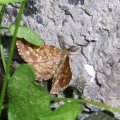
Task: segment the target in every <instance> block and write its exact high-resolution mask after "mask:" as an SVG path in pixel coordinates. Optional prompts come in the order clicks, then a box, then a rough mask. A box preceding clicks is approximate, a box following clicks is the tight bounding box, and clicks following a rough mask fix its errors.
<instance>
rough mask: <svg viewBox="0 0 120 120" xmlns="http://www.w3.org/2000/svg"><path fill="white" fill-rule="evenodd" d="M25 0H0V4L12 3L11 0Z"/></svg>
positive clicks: (12, 0) (17, 0) (16, 0)
mask: <svg viewBox="0 0 120 120" xmlns="http://www.w3.org/2000/svg"><path fill="white" fill-rule="evenodd" d="M23 1H25V0H0V4H8V3H13V2H20V3H21V2H23Z"/></svg>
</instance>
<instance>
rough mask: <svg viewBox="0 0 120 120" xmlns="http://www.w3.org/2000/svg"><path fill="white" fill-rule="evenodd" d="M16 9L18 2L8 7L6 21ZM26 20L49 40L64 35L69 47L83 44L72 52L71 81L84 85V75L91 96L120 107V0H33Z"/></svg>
mask: <svg viewBox="0 0 120 120" xmlns="http://www.w3.org/2000/svg"><path fill="white" fill-rule="evenodd" d="M12 7H14V9H12ZM16 9H18V6H17V5H16V4H15V5H12V6H9V7H8V9H7V14H6V19H5V21H4V23H5V24H7V23H8V22H9V20H10V21H14V19H15V16H16V13H17V11H16ZM12 13H13V14H14V16H12ZM23 24H24V25H25V26H28V27H30V28H33V29H34V30H35V31H36V32H38V34H40V35H41V37H42V38H43V39H44V40H45V43H46V44H51V45H55V46H57V47H59V42H58V38H59V36H62V37H64V41H65V43H66V44H67V46H66V47H69V46H71V45H76V46H79V49H78V50H77V51H76V52H73V53H70V58H71V59H70V62H71V68H72V71H73V79H72V82H71V84H73V85H76V81H77V88H80V87H79V84H80V81H81V77H83V78H84V79H85V80H86V85H85V86H84V91H83V94H84V96H85V97H86V98H87V99H90V100H98V101H102V102H104V103H107V104H110V105H112V106H116V107H120V94H119V92H120V40H119V39H120V35H119V34H120V1H119V0H29V1H28V4H27V7H26V12H25V15H24V18H23ZM117 116H120V115H118V114H117Z"/></svg>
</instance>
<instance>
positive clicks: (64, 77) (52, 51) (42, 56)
mask: <svg viewBox="0 0 120 120" xmlns="http://www.w3.org/2000/svg"><path fill="white" fill-rule="evenodd" d="M16 45H17V48H18V52H19V54H20V56H21V57H22V58H23V59H24V60H25V61H26V62H27V63H28V64H30V65H31V66H32V67H33V68H34V69H35V71H36V75H37V80H39V81H42V80H49V79H52V84H53V86H52V89H51V93H52V94H57V93H58V92H59V91H60V90H62V89H64V88H65V87H66V86H67V85H68V84H69V82H70V80H71V76H72V73H71V70H70V65H69V57H68V54H67V52H64V51H62V50H60V49H58V48H56V47H54V46H51V45H44V46H42V47H37V46H34V45H31V44H28V43H26V42H25V41H24V40H17V42H16Z"/></svg>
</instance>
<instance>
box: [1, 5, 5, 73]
mask: <svg viewBox="0 0 120 120" xmlns="http://www.w3.org/2000/svg"><path fill="white" fill-rule="evenodd" d="M5 9H6V5H2V8H1V12H0V26H1V24H2V20H3V16H4V13H5ZM0 53H1V58H2V63H3V67H4V71H6V61H5V55H4V49H3V45H2V32H1V30H0Z"/></svg>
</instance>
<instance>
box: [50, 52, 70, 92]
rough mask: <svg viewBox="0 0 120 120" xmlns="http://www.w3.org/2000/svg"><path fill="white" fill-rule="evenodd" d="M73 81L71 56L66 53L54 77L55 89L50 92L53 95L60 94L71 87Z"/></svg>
mask: <svg viewBox="0 0 120 120" xmlns="http://www.w3.org/2000/svg"><path fill="white" fill-rule="evenodd" d="M71 79H72V72H71V69H70V65H69V56H68V55H67V53H65V54H64V56H63V60H62V61H61V64H60V66H59V68H58V69H57V71H56V73H55V74H54V76H53V79H52V83H53V87H52V89H51V91H50V92H51V93H52V94H58V92H59V91H61V90H63V89H65V88H66V87H67V86H68V85H69V82H70V80H71Z"/></svg>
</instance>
